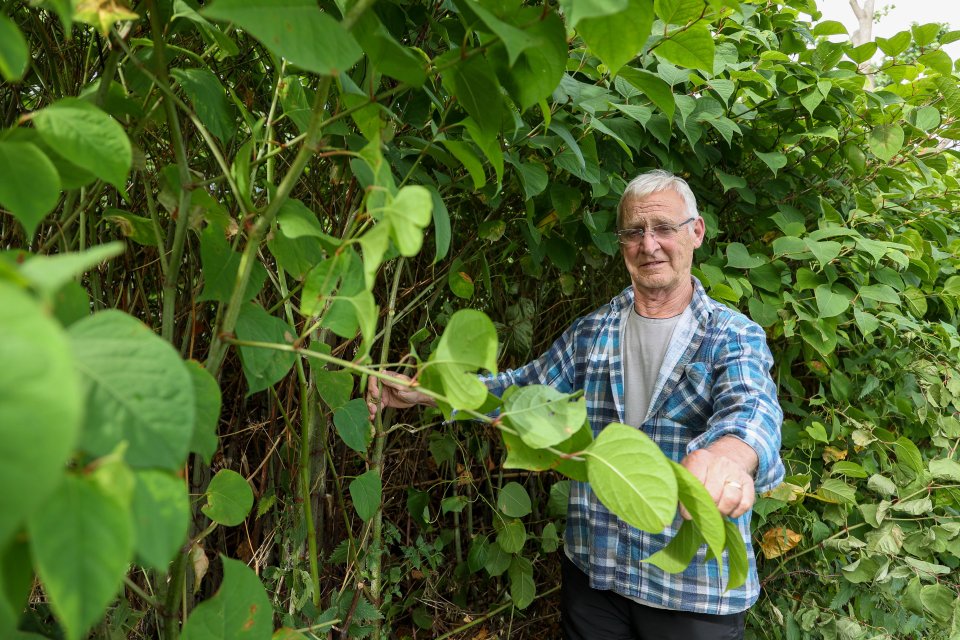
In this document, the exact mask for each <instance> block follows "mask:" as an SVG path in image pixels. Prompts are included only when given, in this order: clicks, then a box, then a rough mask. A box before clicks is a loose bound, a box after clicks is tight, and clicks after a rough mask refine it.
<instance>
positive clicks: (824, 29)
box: [813, 20, 848, 36]
mask: <svg viewBox="0 0 960 640" xmlns="http://www.w3.org/2000/svg"><path fill="white" fill-rule="evenodd" d="M847 33H848V31H847V28H846V27H845V26H843V23H842V22H837V21H836V20H824V21H823V22H819V23H817V26H815V27H814V28H813V35H815V36H837V35H846V34H847Z"/></svg>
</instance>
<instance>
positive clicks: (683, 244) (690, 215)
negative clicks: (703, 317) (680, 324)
mask: <svg viewBox="0 0 960 640" xmlns="http://www.w3.org/2000/svg"><path fill="white" fill-rule="evenodd" d="M641 229H642V230H643V231H642V232H641V231H640V230H641ZM617 235H618V236H619V239H620V251H621V253H622V254H623V260H624V263H625V264H626V266H627V271H629V272H630V279H631V281H632V282H633V287H634V291H635V292H636V297H637V302H638V305H639V306H641V307H642V306H644V305H648V306H649V307H653V308H656V309H659V308H660V307H661V305H664V308H665V310H666V311H667V312H670V311H673V310H675V309H674V306H676V304H679V302H678V301H683V305H684V306H685V305H686V303H688V302H689V295H690V294H691V293H692V285H691V282H690V269H691V267H692V265H693V252H694V250H695V249H696V248H697V247H699V246H700V245H701V243H702V242H703V236H704V223H703V218H701V217H700V215H699V214H698V213H697V204H696V199H695V198H694V195H693V192H692V191H691V190H690V187H689V186H688V185H687V183H686V181H684V180H683V179H682V178H678V177H677V176H674V175H673V174H671V173H668V172H666V171H662V170H655V171H650V172H648V173H644V174H641V175H639V176H637V177H636V178H634V179H633V180H632V181H631V182H630V183H629V184H628V185H627V188H626V189H625V190H624V193H623V197H622V198H621V199H620V204H619V206H618V207H617ZM680 310H681V311H682V308H681V309H680Z"/></svg>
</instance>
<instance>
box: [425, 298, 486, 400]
mask: <svg viewBox="0 0 960 640" xmlns="http://www.w3.org/2000/svg"><path fill="white" fill-rule="evenodd" d="M478 369H486V370H488V371H491V372H496V370H497V331H496V329H494V327H493V323H492V322H491V321H490V318H488V317H487V316H486V315H485V314H483V313H481V312H480V311H474V310H473V309H461V310H460V311H457V312H456V313H455V314H453V315H452V316H451V317H450V322H448V323H447V327H446V328H445V329H444V331H443V335H442V336H440V340H439V341H438V343H437V347H436V350H435V351H434V352H433V353H432V354H431V355H430V360H429V362H428V363H427V364H426V365H425V366H424V368H423V369H422V374H421V378H420V382H421V383H422V384H423V386H424V387H425V388H427V389H431V390H433V391H436V392H439V393H442V394H444V395H445V396H446V398H447V400H448V401H449V402H450V404H451V405H452V407H453V408H454V409H477V408H479V407H480V406H481V405H482V404H483V403H484V401H485V400H486V399H487V387H486V385H484V384H483V383H482V382H480V381H479V380H478V379H477V377H476V373H475V372H476V371H477V370H478Z"/></svg>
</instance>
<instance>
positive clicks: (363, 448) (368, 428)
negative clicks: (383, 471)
mask: <svg viewBox="0 0 960 640" xmlns="http://www.w3.org/2000/svg"><path fill="white" fill-rule="evenodd" d="M347 375H349V374H347ZM352 387H353V382H352V380H351V389H352ZM333 425H334V426H335V427H336V429H337V433H338V434H340V438H341V439H342V440H343V441H344V443H345V444H346V445H347V446H348V447H350V448H351V449H353V450H354V451H356V452H357V453H360V454H364V455H366V453H367V449H368V448H369V447H370V442H371V441H372V440H373V425H372V424H370V413H369V411H368V410H367V403H366V401H365V400H364V399H363V398H354V399H353V400H350V401H349V402H347V403H346V404H344V405H343V406H341V407H338V408H337V409H336V410H335V411H334V412H333Z"/></svg>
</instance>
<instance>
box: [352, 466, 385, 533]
mask: <svg viewBox="0 0 960 640" xmlns="http://www.w3.org/2000/svg"><path fill="white" fill-rule="evenodd" d="M382 493H383V487H382V485H381V483H380V474H379V473H377V470H376V469H370V470H369V471H367V472H366V473H364V474H363V475H361V476H357V477H356V478H354V479H353V480H351V481H350V498H351V499H352V500H353V508H354V509H356V510H357V515H359V516H360V519H361V520H363V521H364V522H367V521H368V520H370V518H372V517H373V516H374V514H376V513H377V510H378V509H379V508H380V500H381V499H382Z"/></svg>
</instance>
